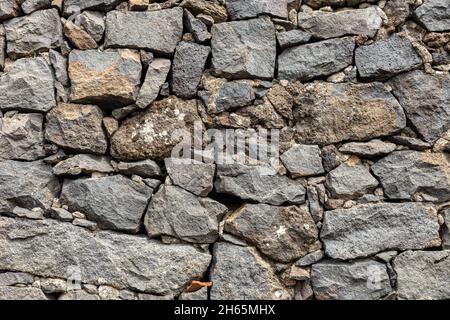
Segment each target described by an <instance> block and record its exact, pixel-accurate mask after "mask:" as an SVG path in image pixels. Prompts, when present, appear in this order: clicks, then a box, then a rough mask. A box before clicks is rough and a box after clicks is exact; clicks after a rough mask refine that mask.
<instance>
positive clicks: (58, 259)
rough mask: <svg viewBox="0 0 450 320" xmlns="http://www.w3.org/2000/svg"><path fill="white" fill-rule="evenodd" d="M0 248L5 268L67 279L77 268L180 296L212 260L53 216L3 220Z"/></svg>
mask: <svg viewBox="0 0 450 320" xmlns="http://www.w3.org/2000/svg"><path fill="white" fill-rule="evenodd" d="M0 247H1V248H2V250H1V251H0V269H2V270H4V269H10V270H13V269H14V270H23V271H24V272H29V273H32V274H35V275H38V276H42V277H57V278H61V279H66V278H67V277H68V274H71V273H68V270H71V269H68V268H72V269H73V268H74V267H78V268H79V270H80V271H81V280H82V282H83V283H88V284H95V285H110V286H113V287H115V288H118V289H125V288H129V289H131V290H136V291H141V292H148V293H153V294H157V295H165V294H172V295H178V294H180V293H181V292H182V291H183V289H184V287H185V286H186V285H187V284H188V283H190V282H191V281H192V280H194V279H199V278H202V277H203V274H204V272H206V270H207V268H208V265H209V263H210V260H211V256H210V254H209V253H205V252H202V251H200V250H198V249H196V248H194V247H193V246H189V245H181V244H172V245H164V244H161V243H160V242H158V241H153V240H149V239H147V238H145V237H141V236H133V235H125V234H119V233H113V232H109V231H98V232H95V233H93V232H90V231H88V230H86V229H83V228H79V227H76V226H73V225H71V224H69V223H62V222H57V221H55V220H50V219H48V220H40V221H32V220H22V219H11V218H0ZM49 250H50V251H49ZM50 254H51V257H52V258H51V259H49V255H50ZM30 256H33V259H32V260H30ZM167 266H170V272H171V273H170V276H168V274H167V271H168V270H167Z"/></svg>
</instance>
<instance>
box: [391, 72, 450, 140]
mask: <svg viewBox="0 0 450 320" xmlns="http://www.w3.org/2000/svg"><path fill="white" fill-rule="evenodd" d="M389 83H390V85H391V86H392V88H393V94H394V95H395V96H396V97H397V99H398V101H399V102H400V104H401V105H402V107H403V108H404V109H405V112H406V115H407V117H408V119H409V120H410V121H411V123H412V124H413V126H414V128H415V129H416V130H417V132H419V133H420V135H421V136H422V137H423V138H424V139H425V141H427V142H430V143H433V142H435V141H436V140H437V139H438V138H439V137H440V136H441V135H442V134H443V133H444V132H446V131H447V130H448V129H449V128H450V104H449V103H448V101H450V76H449V75H448V74H447V75H430V74H427V73H425V72H424V71H421V70H415V71H411V72H408V73H405V74H401V75H398V76H397V77H395V78H393V79H392V80H391V81H390V82H389Z"/></svg>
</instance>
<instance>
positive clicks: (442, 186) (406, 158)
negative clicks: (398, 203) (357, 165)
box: [372, 151, 450, 202]
mask: <svg viewBox="0 0 450 320" xmlns="http://www.w3.org/2000/svg"><path fill="white" fill-rule="evenodd" d="M372 171H373V173H374V174H375V175H376V176H377V177H378V178H379V179H380V182H381V184H382V186H383V189H384V193H385V195H386V196H387V197H388V198H389V199H397V200H411V199H413V198H414V196H416V195H418V196H421V197H422V198H423V199H424V200H425V201H438V202H443V201H448V200H450V163H449V159H448V157H447V156H446V155H445V154H442V153H426V152H417V151H396V152H393V153H391V154H390V155H388V156H387V157H385V158H383V159H381V160H379V161H378V162H376V163H375V164H374V165H372Z"/></svg>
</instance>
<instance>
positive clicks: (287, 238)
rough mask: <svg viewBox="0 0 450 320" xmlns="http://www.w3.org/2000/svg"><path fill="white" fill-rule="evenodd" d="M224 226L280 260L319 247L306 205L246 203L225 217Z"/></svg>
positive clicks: (266, 253)
mask: <svg viewBox="0 0 450 320" xmlns="http://www.w3.org/2000/svg"><path fill="white" fill-rule="evenodd" d="M224 230H225V231H226V232H229V233H231V234H233V235H236V236H238V237H239V238H243V239H245V240H247V241H248V242H250V243H252V244H253V245H255V246H256V247H257V248H258V249H259V250H260V251H261V252H262V253H263V254H265V255H266V256H268V257H270V258H271V259H274V260H276V261H281V262H292V261H293V260H297V259H299V258H300V257H303V256H305V255H306V254H307V253H309V252H311V251H314V250H317V249H318V247H320V242H319V241H318V233H319V230H318V229H317V227H316V224H315V223H314V220H313V219H312V217H311V215H310V214H309V211H308V209H307V207H305V206H303V207H300V208H299V207H296V206H290V207H275V206H271V205H267V204H245V205H243V206H242V207H240V208H239V209H238V210H236V211H235V212H233V213H232V214H231V215H229V216H228V217H227V219H226V220H225V227H224Z"/></svg>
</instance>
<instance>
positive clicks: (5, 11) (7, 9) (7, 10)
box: [0, 0, 20, 22]
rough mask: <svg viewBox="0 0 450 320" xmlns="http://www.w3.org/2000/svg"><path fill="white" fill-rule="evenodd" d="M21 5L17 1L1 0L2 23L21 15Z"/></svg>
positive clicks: (0, 16)
mask: <svg viewBox="0 0 450 320" xmlns="http://www.w3.org/2000/svg"><path fill="white" fill-rule="evenodd" d="M19 12H20V10H19V5H18V3H17V1H16V0H0V22H2V21H4V20H7V19H10V18H13V17H16V16H17V15H19Z"/></svg>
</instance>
